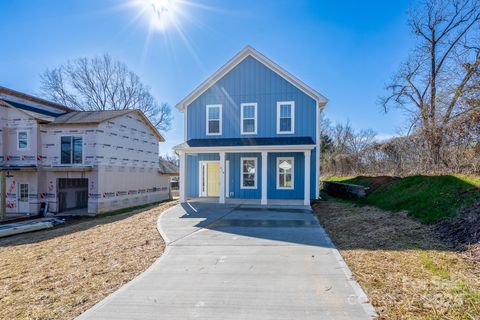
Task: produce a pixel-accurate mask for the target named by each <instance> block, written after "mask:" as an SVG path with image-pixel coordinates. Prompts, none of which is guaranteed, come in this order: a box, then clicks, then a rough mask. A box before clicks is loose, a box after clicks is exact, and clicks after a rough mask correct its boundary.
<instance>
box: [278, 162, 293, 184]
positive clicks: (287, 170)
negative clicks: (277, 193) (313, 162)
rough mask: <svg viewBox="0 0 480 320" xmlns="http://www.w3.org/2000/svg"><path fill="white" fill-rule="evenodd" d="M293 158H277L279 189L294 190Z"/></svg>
mask: <svg viewBox="0 0 480 320" xmlns="http://www.w3.org/2000/svg"><path fill="white" fill-rule="evenodd" d="M293 168H294V166H293V158H291V157H289V158H277V189H293V178H294V170H293Z"/></svg>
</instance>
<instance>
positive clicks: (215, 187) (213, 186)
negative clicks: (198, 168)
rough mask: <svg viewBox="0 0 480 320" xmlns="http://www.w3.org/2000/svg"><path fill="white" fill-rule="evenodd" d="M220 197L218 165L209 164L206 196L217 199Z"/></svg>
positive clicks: (214, 163)
mask: <svg viewBox="0 0 480 320" xmlns="http://www.w3.org/2000/svg"><path fill="white" fill-rule="evenodd" d="M219 195H220V164H219V163H216V162H209V163H208V164H207V196H208V197H218V196H219Z"/></svg>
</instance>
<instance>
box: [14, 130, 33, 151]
mask: <svg viewBox="0 0 480 320" xmlns="http://www.w3.org/2000/svg"><path fill="white" fill-rule="evenodd" d="M20 133H26V134H27V146H26V147H25V148H20ZM29 136H30V135H29V134H28V131H27V130H19V131H17V150H18V151H28V150H30V137H29Z"/></svg>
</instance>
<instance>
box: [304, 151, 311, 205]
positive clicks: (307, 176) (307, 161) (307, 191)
mask: <svg viewBox="0 0 480 320" xmlns="http://www.w3.org/2000/svg"><path fill="white" fill-rule="evenodd" d="M311 153H312V151H311V150H307V151H305V179H304V180H305V186H304V190H305V195H304V197H303V205H305V206H309V205H310V155H311Z"/></svg>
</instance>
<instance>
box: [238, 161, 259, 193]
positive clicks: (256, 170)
mask: <svg viewBox="0 0 480 320" xmlns="http://www.w3.org/2000/svg"><path fill="white" fill-rule="evenodd" d="M245 160H253V161H254V163H255V175H254V180H253V181H254V183H253V187H244V186H243V173H244V172H243V161H245ZM257 160H258V159H257V157H241V158H240V189H257V181H258V161H257Z"/></svg>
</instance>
